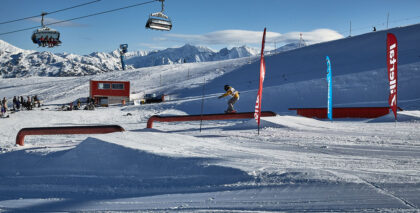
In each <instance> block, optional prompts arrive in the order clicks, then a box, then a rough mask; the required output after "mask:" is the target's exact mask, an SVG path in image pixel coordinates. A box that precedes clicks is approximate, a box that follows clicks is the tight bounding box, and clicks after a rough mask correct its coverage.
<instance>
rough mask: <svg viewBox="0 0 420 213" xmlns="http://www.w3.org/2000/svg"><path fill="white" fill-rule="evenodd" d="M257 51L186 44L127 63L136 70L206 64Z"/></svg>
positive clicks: (129, 59)
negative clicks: (163, 66)
mask: <svg viewBox="0 0 420 213" xmlns="http://www.w3.org/2000/svg"><path fill="white" fill-rule="evenodd" d="M257 53H258V51H257V50H255V49H252V48H250V47H246V46H242V47H234V48H232V49H228V48H223V49H221V50H220V51H219V52H214V51H213V50H211V49H209V48H207V47H200V46H193V45H190V44H186V45H184V46H182V47H179V48H168V49H165V50H162V51H154V52H150V53H148V54H145V55H139V56H134V57H127V61H126V63H127V64H129V65H132V66H133V67H135V68H141V67H150V66H158V65H165V64H176V63H191V62H206V61H219V60H227V59H235V58H241V57H248V56H253V55H256V54H257Z"/></svg>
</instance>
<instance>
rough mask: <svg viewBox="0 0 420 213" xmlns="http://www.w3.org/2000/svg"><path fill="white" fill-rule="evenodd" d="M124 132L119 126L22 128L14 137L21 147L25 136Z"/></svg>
mask: <svg viewBox="0 0 420 213" xmlns="http://www.w3.org/2000/svg"><path fill="white" fill-rule="evenodd" d="M124 131H125V129H124V128H122V127H121V126H119V125H100V126H66V127H38V128H23V129H21V130H20V131H19V132H18V134H17V135H16V144H17V145H20V146H23V145H24V139H25V136H26V135H74V134H106V133H112V132H124Z"/></svg>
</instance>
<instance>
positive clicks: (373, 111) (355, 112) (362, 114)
mask: <svg viewBox="0 0 420 213" xmlns="http://www.w3.org/2000/svg"><path fill="white" fill-rule="evenodd" d="M289 110H296V111H297V114H298V115H301V116H304V117H308V118H321V119H324V118H327V108H289ZM388 113H389V107H343V108H335V107H334V108H333V118H377V117H381V116H384V115H387V114H388Z"/></svg>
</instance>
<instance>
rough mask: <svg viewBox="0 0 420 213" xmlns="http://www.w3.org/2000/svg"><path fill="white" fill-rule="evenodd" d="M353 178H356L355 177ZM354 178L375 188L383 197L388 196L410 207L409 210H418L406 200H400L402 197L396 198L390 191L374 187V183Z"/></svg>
mask: <svg viewBox="0 0 420 213" xmlns="http://www.w3.org/2000/svg"><path fill="white" fill-rule="evenodd" d="M355 176H356V175H355ZM356 177H358V178H359V179H360V180H362V181H363V182H365V183H366V184H368V185H370V186H372V187H374V188H376V189H377V190H378V191H379V192H381V193H383V194H385V195H388V196H390V197H392V198H394V199H397V200H399V201H401V202H402V203H404V204H405V205H406V206H407V207H410V208H412V209H418V208H419V207H417V206H416V205H415V204H413V203H411V202H410V201H408V200H406V199H404V198H402V197H398V196H396V195H394V194H392V193H391V192H390V191H388V190H386V189H384V188H382V187H380V186H378V185H376V184H374V183H371V182H369V181H367V180H365V179H363V178H361V177H359V176H356Z"/></svg>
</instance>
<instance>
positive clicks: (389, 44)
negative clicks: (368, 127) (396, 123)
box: [386, 33, 398, 119]
mask: <svg viewBox="0 0 420 213" xmlns="http://www.w3.org/2000/svg"><path fill="white" fill-rule="evenodd" d="M397 60H398V46H397V38H396V37H395V35H394V34H392V33H388V35H387V40H386V61H387V65H388V80H389V100H388V102H389V106H390V108H391V109H392V111H393V112H394V117H395V119H397V88H398V84H397V83H398V81H397V77H398V72H397Z"/></svg>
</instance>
